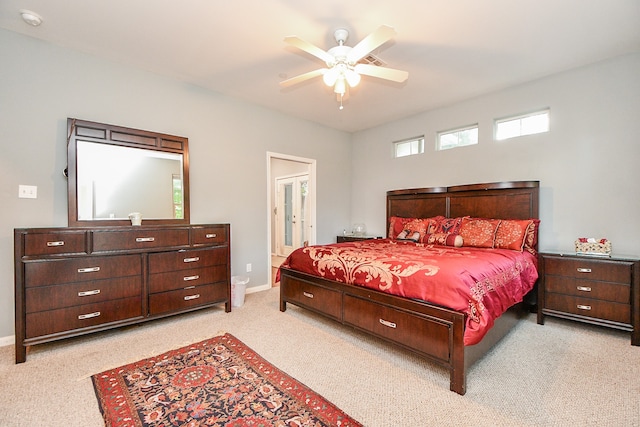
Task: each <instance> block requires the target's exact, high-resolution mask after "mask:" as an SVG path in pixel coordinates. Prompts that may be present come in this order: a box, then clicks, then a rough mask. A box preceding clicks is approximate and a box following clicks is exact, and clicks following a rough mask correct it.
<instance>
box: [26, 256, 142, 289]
mask: <svg viewBox="0 0 640 427" xmlns="http://www.w3.org/2000/svg"><path fill="white" fill-rule="evenodd" d="M141 274H142V259H141V256H140V255H118V256H105V257H84V258H66V259H52V260H46V261H34V262H26V263H25V266H24V276H25V287H27V288H30V287H34V286H47V285H58V284H63V283H70V282H86V281H90V280H99V279H107V278H111V277H125V276H136V275H137V276H140V275H141Z"/></svg>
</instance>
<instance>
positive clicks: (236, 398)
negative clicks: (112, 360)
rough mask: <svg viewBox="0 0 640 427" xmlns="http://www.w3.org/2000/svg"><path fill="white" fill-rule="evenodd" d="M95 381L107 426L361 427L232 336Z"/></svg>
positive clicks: (107, 373)
mask: <svg viewBox="0 0 640 427" xmlns="http://www.w3.org/2000/svg"><path fill="white" fill-rule="evenodd" d="M91 379H92V381H93V386H94V389H95V392H96V397H97V398H98V403H99V405H100V411H101V412H102V415H103V417H104V420H105V424H106V425H107V426H108V427H124V426H127V427H129V426H163V427H169V426H194V427H195V426H225V427H240V426H250V427H267V426H282V427H293V426H296V427H297V426H313V427H321V426H340V427H351V426H361V424H360V423H359V422H357V421H355V420H354V419H352V418H351V417H349V416H348V415H347V414H346V413H344V412H343V411H342V410H340V409H339V408H337V407H336V406H335V405H334V404H332V403H331V402H329V401H328V400H326V399H325V398H323V397H322V396H320V395H318V394H317V393H315V392H314V391H313V390H311V389H309V388H308V387H306V386H305V385H303V384H301V383H300V382H298V381H296V380H295V379H293V378H292V377H290V376H289V375H287V374H286V373H284V372H282V371H280V370H279V369H277V368H276V367H274V366H272V365H271V364H270V363H269V362H267V361H266V360H265V359H263V358H262V357H261V356H260V355H258V354H257V353H256V352H254V351H253V350H251V349H250V348H249V347H247V346H246V345H245V344H243V343H242V342H241V341H240V340H238V339H237V338H235V337H234V336H232V335H230V334H224V335H221V336H217V337H214V338H211V339H208V340H206V341H202V342H199V343H196V344H193V345H190V346H187V347H183V348H179V349H177V350H171V351H168V352H166V353H164V354H161V355H159V356H155V357H151V358H148V359H144V360H141V361H139V362H135V363H131V364H128V365H125V366H121V367H119V368H116V369H111V370H108V371H105V372H102V373H99V374H95V375H93V376H92V377H91Z"/></svg>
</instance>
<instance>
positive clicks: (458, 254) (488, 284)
mask: <svg viewBox="0 0 640 427" xmlns="http://www.w3.org/2000/svg"><path fill="white" fill-rule="evenodd" d="M282 266H283V267H287V268H291V269H293V270H297V271H301V272H304V273H309V274H312V275H314V276H319V277H323V278H325V279H330V280H335V281H338V282H342V283H348V284H353V285H358V286H364V287H367V288H371V289H377V290H379V291H383V292H387V293H390V294H393V295H398V296H403V297H407V298H413V299H419V300H423V301H428V302H430V303H433V304H437V305H440V306H443V307H447V308H451V309H453V310H456V311H459V312H464V313H466V315H467V317H466V328H465V335H464V344H465V345H473V344H476V343H478V342H480V340H481V339H482V337H484V335H485V333H486V332H487V331H488V330H489V329H490V328H491V327H492V326H493V323H494V321H495V319H496V318H498V317H499V316H500V315H501V314H502V313H504V312H505V311H506V310H507V309H508V308H509V307H511V306H512V305H514V304H516V303H518V302H521V301H522V299H523V298H524V296H525V295H526V293H527V292H529V291H530V290H531V289H532V288H533V285H534V284H535V281H536V279H537V278H538V271H537V260H536V257H535V256H533V255H532V254H531V253H529V252H526V251H524V252H518V251H512V250H507V249H480V248H473V247H462V248H454V247H446V246H434V245H425V244H421V243H413V242H406V241H397V240H388V239H377V240H366V241H359V242H349V243H339V244H332V245H325V246H309V247H306V248H300V249H297V250H296V251H294V252H293V253H292V254H291V255H290V256H289V257H288V258H287V259H286V261H285V262H284V263H283V264H282Z"/></svg>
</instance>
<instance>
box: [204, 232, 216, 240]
mask: <svg viewBox="0 0 640 427" xmlns="http://www.w3.org/2000/svg"><path fill="white" fill-rule="evenodd" d="M204 237H206V238H207V239H215V238H216V237H218V235H217V234H216V233H210V234H207V235H205V236H204Z"/></svg>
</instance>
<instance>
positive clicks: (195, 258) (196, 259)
mask: <svg viewBox="0 0 640 427" xmlns="http://www.w3.org/2000/svg"><path fill="white" fill-rule="evenodd" d="M198 261H200V257H199V256H194V257H193V258H185V259H183V260H182V262H198Z"/></svg>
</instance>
